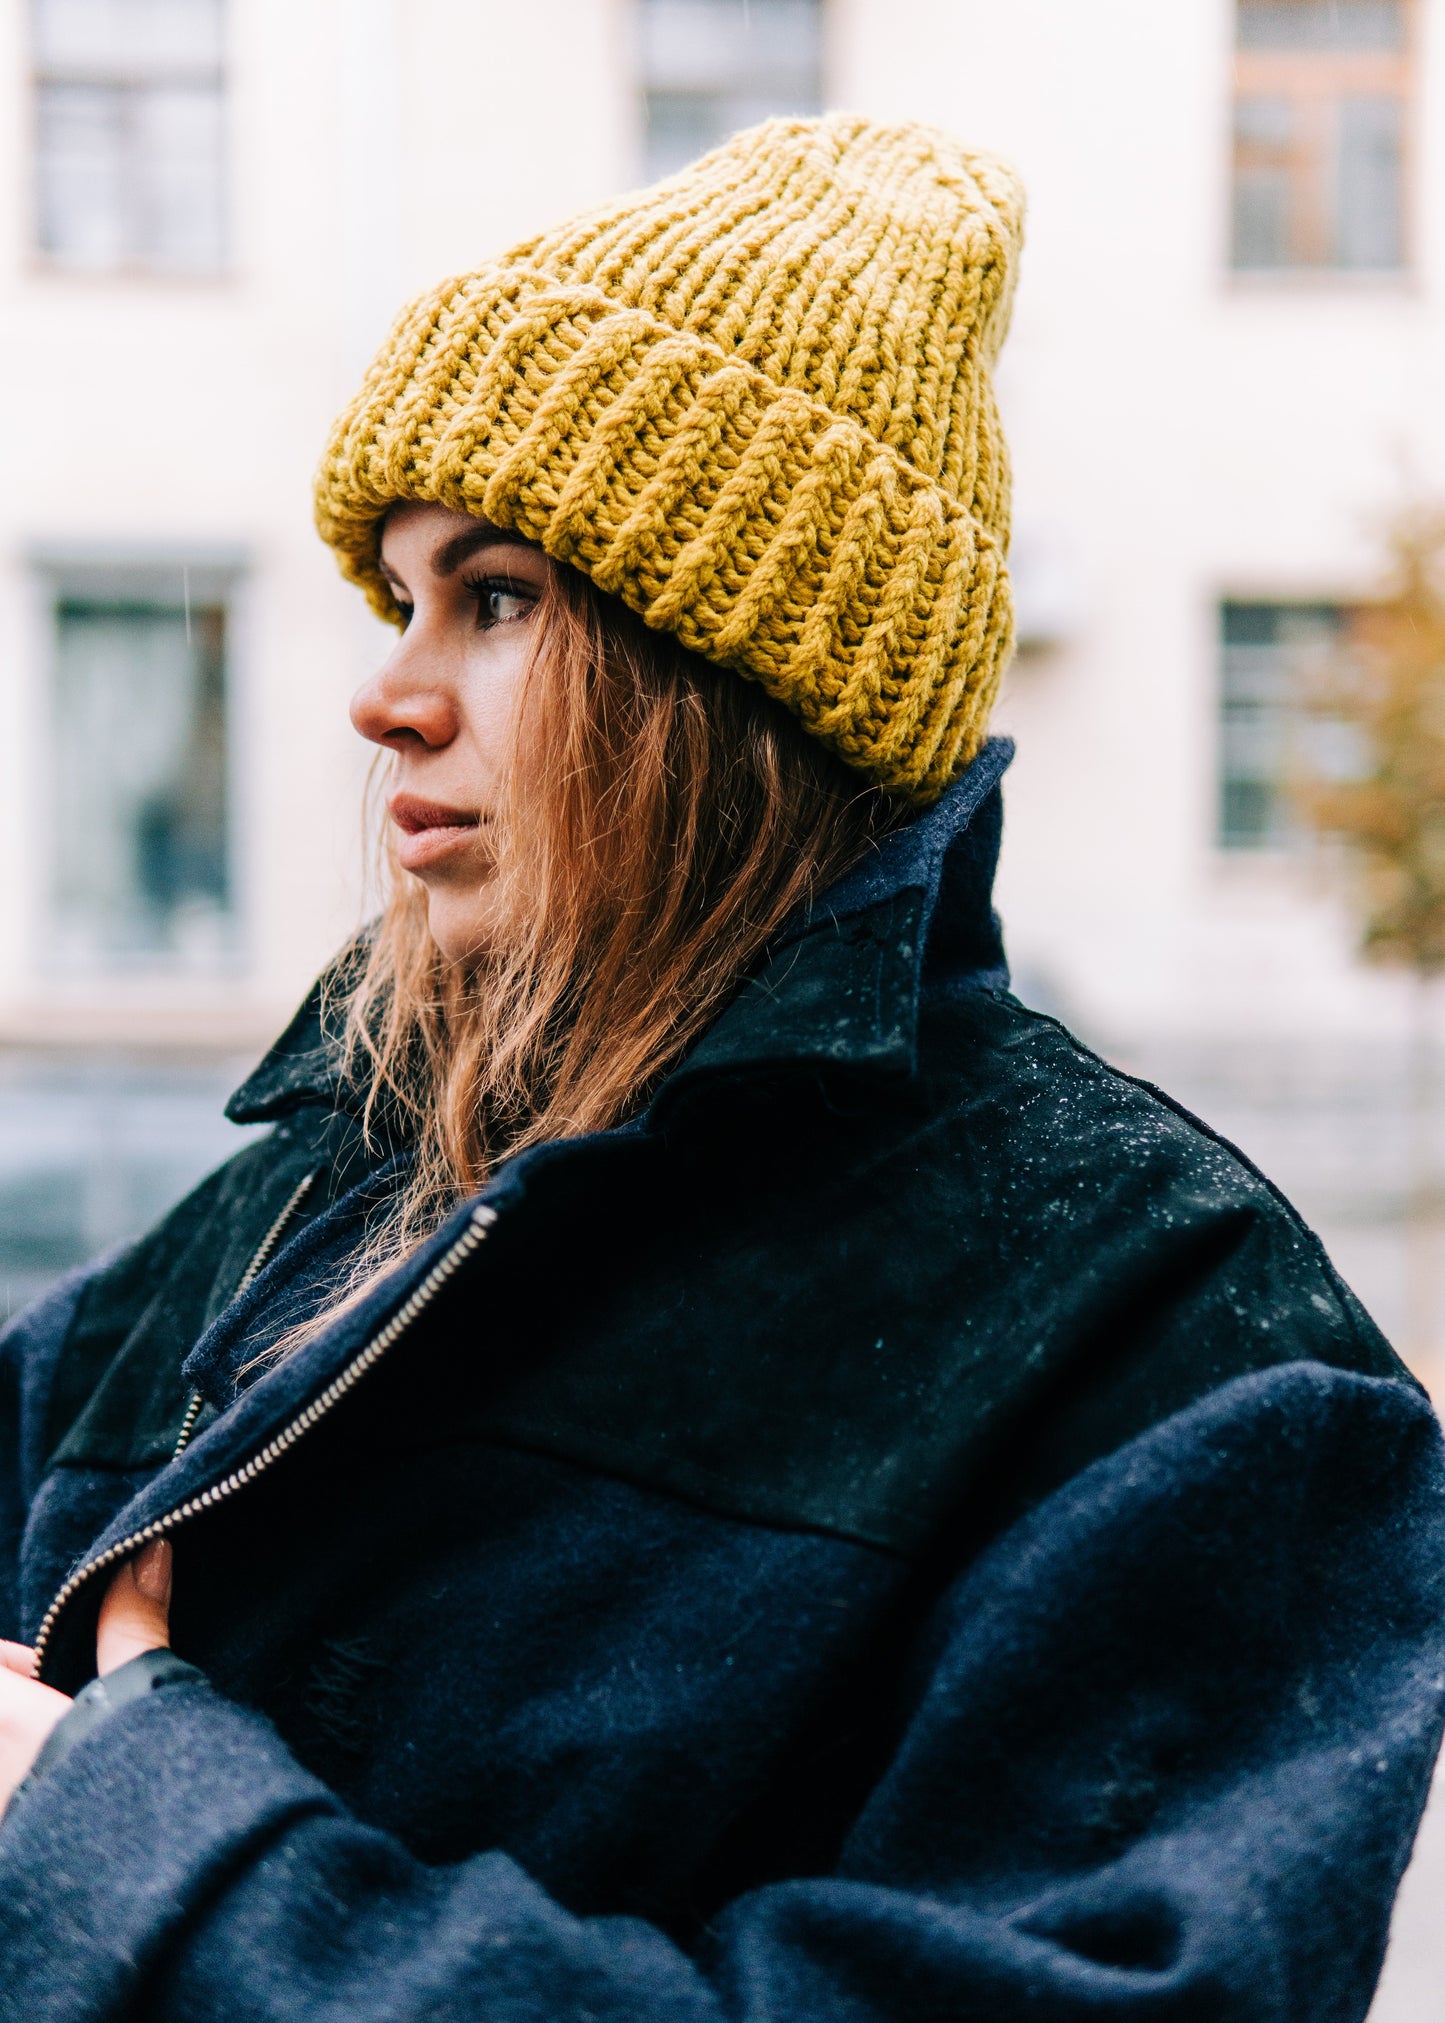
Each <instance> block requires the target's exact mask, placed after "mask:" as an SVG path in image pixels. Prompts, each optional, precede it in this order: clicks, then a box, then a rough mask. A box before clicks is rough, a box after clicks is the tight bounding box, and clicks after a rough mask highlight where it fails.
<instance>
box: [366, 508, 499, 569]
mask: <svg viewBox="0 0 1445 2023" xmlns="http://www.w3.org/2000/svg"><path fill="white" fill-rule="evenodd" d="M528 545H529V544H528V543H527V542H526V541H524V540H523V539H522V537H521V535H520V534H514V533H513V532H512V531H511V529H510V528H509V527H494V526H493V525H492V523H491V521H490V520H479V521H478V522H477V524H476V526H475V527H468V528H467V529H466V530H465V531H464V532H463V533H460V534H453V535H452V537H451V539H450V540H449V541H443V542H442V544H441V546H440V547H439V548H438V549H437V550H436V552H435V553H434V554H433V555H432V556H431V557H430V559H429V561H428V564H427V566H428V568H429V569H430V570H431V571H432V573H433V575H436V576H454V575H455V574H456V572H457V570H458V569H460V568H461V566H462V564H463V562H465V561H466V560H467V558H468V557H469V556H471V555H475V554H476V552H477V550H478V549H479V548H499V547H508V548H525V547H527V546H528ZM377 561H378V563H379V565H380V568H381V572H382V574H383V575H384V576H387V577H390V578H391V579H392V580H393V581H395V582H400V581H401V578H400V577H399V576H397V573H396V571H395V570H394V569H393V568H392V567H391V565H390V563H389V562H388V561H387V559H386V557H385V555H379V556H378V557H377Z"/></svg>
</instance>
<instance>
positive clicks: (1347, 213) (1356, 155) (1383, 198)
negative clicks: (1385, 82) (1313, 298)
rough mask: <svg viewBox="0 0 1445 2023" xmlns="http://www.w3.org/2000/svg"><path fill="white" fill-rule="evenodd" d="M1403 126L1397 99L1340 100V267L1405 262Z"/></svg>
mask: <svg viewBox="0 0 1445 2023" xmlns="http://www.w3.org/2000/svg"><path fill="white" fill-rule="evenodd" d="M1400 128H1401V119H1400V102H1399V100H1398V99H1395V98H1384V97H1379V96H1373V97H1368V98H1365V97H1361V98H1342V99H1341V100H1340V104H1339V140H1338V155H1337V163H1336V175H1337V183H1336V198H1335V202H1336V234H1337V237H1336V254H1335V258H1336V261H1337V263H1338V265H1340V266H1341V267H1386V268H1388V267H1398V266H1399V264H1400V261H1401V257H1402V252H1403V243H1402V242H1403V237H1404V235H1403V232H1402V231H1401V224H1402V220H1401V216H1400V212H1401V196H1402V190H1401V182H1402V178H1401V160H1400V156H1401V133H1400Z"/></svg>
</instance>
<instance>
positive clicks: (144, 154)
mask: <svg viewBox="0 0 1445 2023" xmlns="http://www.w3.org/2000/svg"><path fill="white" fill-rule="evenodd" d="M131 173H132V175H133V177H134V188H135V221H136V242H135V257H136V258H137V259H138V260H139V261H140V262H141V263H142V264H143V265H145V266H147V267H156V268H175V269H179V270H182V271H187V272H191V273H205V272H208V271H210V270H212V269H214V268H216V267H218V266H219V265H220V264H221V252H222V247H221V229H222V219H221V95H220V92H219V91H217V90H215V89H213V88H207V87H206V86H204V85H202V86H186V85H172V86H170V87H168V88H166V87H163V88H161V89H159V90H154V91H138V92H137V93H136V94H135V132H134V155H133V158H132V163H131Z"/></svg>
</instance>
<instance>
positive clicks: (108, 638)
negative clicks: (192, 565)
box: [45, 568, 233, 971]
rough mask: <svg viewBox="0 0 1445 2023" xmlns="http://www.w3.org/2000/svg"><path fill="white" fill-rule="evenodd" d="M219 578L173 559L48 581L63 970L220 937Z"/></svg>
mask: <svg viewBox="0 0 1445 2023" xmlns="http://www.w3.org/2000/svg"><path fill="white" fill-rule="evenodd" d="M188 587H189V591H190V596H189V601H187V600H186V592H187V588H188ZM224 591H225V580H224V578H221V577H219V575H218V572H216V571H214V570H210V571H204V570H200V571H198V570H189V571H185V572H183V571H182V570H181V569H180V568H175V569H168V570H159V569H157V570H153V571H138V572H134V574H133V576H132V579H131V580H130V581H129V582H127V581H126V580H125V572H121V571H115V572H104V573H99V572H97V573H96V574H95V575H94V577H93V579H92V581H91V582H89V583H87V582H85V580H84V579H83V577H82V578H80V579H79V580H77V578H76V577H75V576H74V574H72V575H71V576H70V577H69V578H68V579H66V580H62V581H61V582H60V583H59V584H58V585H57V588H56V593H55V601H54V620H55V625H54V662H53V678H52V683H51V697H50V703H51V708H50V718H51V722H50V751H51V755H52V756H51V766H50V783H49V792H48V794H47V795H46V806H47V807H48V809H49V810H50V813H51V820H52V828H51V856H50V873H51V875H50V892H49V904H48V905H47V907H46V909H45V915H46V923H47V935H48V940H49V946H50V953H51V955H52V957H53V958H54V959H55V960H56V961H58V963H59V964H60V965H61V966H62V967H63V968H65V969H69V970H80V971H95V970H98V969H100V970H104V969H117V968H134V967H136V966H140V965H151V964H154V963H157V962H162V963H164V964H166V965H167V966H169V967H184V968H191V969H206V968H210V967H213V966H214V965H215V964H216V962H217V961H218V960H221V959H223V958H224V957H225V955H226V954H227V952H228V951H229V948H230V946H231V941H232V920H233V915H232V892H231V883H232V881H231V871H230V862H229V858H230V852H229V848H228V843H229V838H228V826H229V824H228V817H227V798H228V796H227V771H228V767H227V708H226V631H227V607H226V602H225V595H224ZM177 593H179V594H177Z"/></svg>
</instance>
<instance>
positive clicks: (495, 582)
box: [462, 576, 538, 632]
mask: <svg viewBox="0 0 1445 2023" xmlns="http://www.w3.org/2000/svg"><path fill="white" fill-rule="evenodd" d="M462 584H463V587H464V588H465V589H467V590H469V591H470V592H471V594H472V596H473V597H474V598H475V599H476V602H477V626H478V628H479V630H481V631H483V632H490V631H491V629H492V627H493V626H495V625H510V624H513V623H515V621H516V620H517V619H519V618H527V617H530V615H531V613H532V612H533V611H534V610H535V609H536V607H537V594H538V593H537V591H536V589H535V588H534V587H533V585H532V584H530V583H522V582H519V581H518V579H517V578H516V577H515V576H463V578H462Z"/></svg>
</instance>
